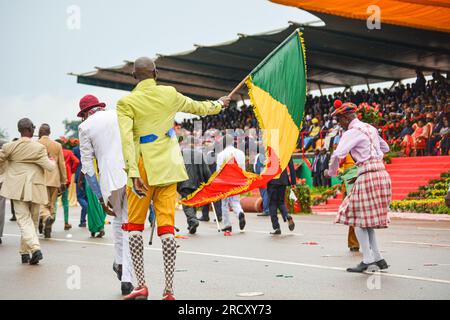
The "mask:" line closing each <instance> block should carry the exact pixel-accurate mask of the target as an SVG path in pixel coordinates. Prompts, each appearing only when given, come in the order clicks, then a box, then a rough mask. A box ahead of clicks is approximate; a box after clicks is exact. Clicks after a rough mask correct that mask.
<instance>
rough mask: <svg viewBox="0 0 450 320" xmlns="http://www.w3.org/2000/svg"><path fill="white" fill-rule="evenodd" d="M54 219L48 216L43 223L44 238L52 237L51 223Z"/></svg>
mask: <svg viewBox="0 0 450 320" xmlns="http://www.w3.org/2000/svg"><path fill="white" fill-rule="evenodd" d="M54 221H55V220H53V218H52V217H48V218H47V220H45V223H44V238H45V239H50V238H51V237H52V224H53V222H54Z"/></svg>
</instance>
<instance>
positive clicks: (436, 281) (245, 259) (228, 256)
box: [4, 234, 450, 285]
mask: <svg viewBox="0 0 450 320" xmlns="http://www.w3.org/2000/svg"><path fill="white" fill-rule="evenodd" d="M4 236H7V237H20V235H17V234H4ZM47 241H60V242H70V243H79V244H90V245H101V246H110V247H113V246H114V244H113V243H100V242H94V241H82V240H67V239H55V238H51V239H48V240H47ZM144 249H145V250H148V251H162V249H158V248H148V247H145V248H144ZM177 252H179V253H184V254H191V255H197V256H207V257H215V258H225V259H234V260H244V261H254V262H264V263H274V264H283V265H290V266H299V267H305V268H314V269H325V270H335V271H346V268H342V267H332V266H324V265H318V264H308V263H300V262H292V261H281V260H271V259H261V258H252V257H240V256H232V255H226V254H216V253H207V252H197V251H186V250H178V251H177ZM367 274H369V275H373V274H376V275H380V276H385V277H391V278H400V279H408V280H418V281H426V282H434V283H442V284H448V285H450V280H444V279H433V278H424V277H416V276H407V275H403V274H395V273H385V272H374V273H367Z"/></svg>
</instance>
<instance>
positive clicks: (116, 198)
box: [109, 187, 133, 282]
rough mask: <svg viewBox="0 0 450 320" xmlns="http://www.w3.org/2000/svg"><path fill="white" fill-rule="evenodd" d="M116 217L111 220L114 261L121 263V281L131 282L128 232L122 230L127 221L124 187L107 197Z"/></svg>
mask: <svg viewBox="0 0 450 320" xmlns="http://www.w3.org/2000/svg"><path fill="white" fill-rule="evenodd" d="M109 202H111V205H112V207H113V210H114V213H115V214H116V217H114V219H113V222H112V227H113V234H114V250H115V257H114V261H115V263H117V264H121V265H122V282H133V281H132V280H133V263H132V262H131V254H130V246H129V243H128V232H126V231H123V230H122V224H124V223H127V222H128V202H127V193H126V187H123V188H122V189H119V190H114V191H113V192H112V193H111V196H110V197H109Z"/></svg>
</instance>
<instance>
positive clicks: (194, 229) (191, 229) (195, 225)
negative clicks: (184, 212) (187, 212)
mask: <svg viewBox="0 0 450 320" xmlns="http://www.w3.org/2000/svg"><path fill="white" fill-rule="evenodd" d="M198 226H199V223H198V221H195V222H193V223H192V225H191V226H189V227H188V230H189V233H190V234H195V233H196V232H197V228H198Z"/></svg>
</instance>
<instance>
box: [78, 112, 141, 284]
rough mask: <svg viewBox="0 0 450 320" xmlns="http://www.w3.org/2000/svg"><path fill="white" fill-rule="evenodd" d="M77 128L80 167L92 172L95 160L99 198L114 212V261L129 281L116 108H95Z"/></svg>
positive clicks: (124, 279) (130, 279) (124, 176)
mask: <svg viewBox="0 0 450 320" xmlns="http://www.w3.org/2000/svg"><path fill="white" fill-rule="evenodd" d="M78 131H79V137H80V152H81V163H82V164H83V167H82V169H81V171H82V172H83V173H84V174H86V175H89V176H95V174H96V170H95V167H94V158H95V159H96V160H97V165H98V171H99V177H100V179H99V180H100V190H101V193H102V197H103V200H104V202H105V203H108V201H109V202H110V203H111V205H112V207H113V210H114V213H115V214H116V217H115V218H114V221H113V230H114V248H115V262H116V263H117V264H121V265H122V282H132V262H131V255H130V249H129V244H128V233H127V232H124V231H123V230H122V224H124V223H127V222H128V205H127V195H126V184H127V174H126V172H125V171H124V168H125V162H124V160H123V154H122V143H121V138H120V132H119V123H118V120H117V114H116V111H115V110H108V111H98V112H96V113H95V114H93V115H92V116H90V117H89V118H88V119H87V120H86V121H84V122H83V123H81V124H80V126H79V127H78Z"/></svg>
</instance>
